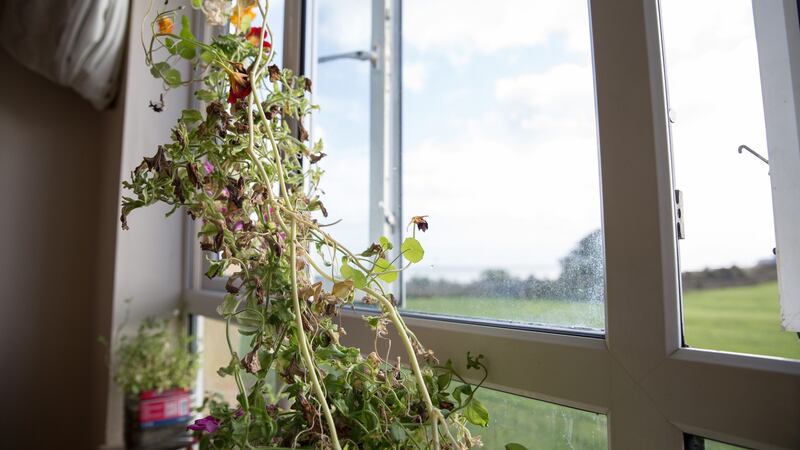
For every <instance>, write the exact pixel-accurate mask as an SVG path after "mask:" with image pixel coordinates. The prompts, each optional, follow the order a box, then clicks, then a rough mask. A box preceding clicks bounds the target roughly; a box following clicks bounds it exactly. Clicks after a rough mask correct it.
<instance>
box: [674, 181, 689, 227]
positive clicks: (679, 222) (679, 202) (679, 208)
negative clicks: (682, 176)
mask: <svg viewBox="0 0 800 450" xmlns="http://www.w3.org/2000/svg"><path fill="white" fill-rule="evenodd" d="M683 216H684V214H683V192H681V191H680V190H679V189H675V218H676V223H675V231H676V233H677V235H678V239H686V230H685V228H684V224H683Z"/></svg>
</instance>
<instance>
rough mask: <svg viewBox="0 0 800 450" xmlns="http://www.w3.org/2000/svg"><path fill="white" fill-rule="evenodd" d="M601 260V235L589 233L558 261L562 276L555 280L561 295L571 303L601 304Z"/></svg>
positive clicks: (603, 287) (596, 231)
mask: <svg viewBox="0 0 800 450" xmlns="http://www.w3.org/2000/svg"><path fill="white" fill-rule="evenodd" d="M604 259H605V258H604V254H603V233H602V232H601V231H600V230H595V231H592V232H591V233H589V234H588V235H586V236H585V237H584V238H583V239H581V240H580V241H579V242H578V245H577V246H576V247H575V248H574V249H573V250H572V251H571V252H569V254H568V255H567V256H565V257H564V258H562V259H561V276H560V277H559V278H558V280H557V285H558V290H559V291H560V294H561V296H562V297H563V298H566V299H570V300H586V301H602V300H603V295H604V294H603V293H604V291H605V286H604V285H605V282H604V273H605V264H604Z"/></svg>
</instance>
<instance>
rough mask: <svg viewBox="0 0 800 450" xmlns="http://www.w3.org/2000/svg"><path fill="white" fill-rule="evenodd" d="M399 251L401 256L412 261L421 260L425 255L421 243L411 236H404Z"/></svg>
mask: <svg viewBox="0 0 800 450" xmlns="http://www.w3.org/2000/svg"><path fill="white" fill-rule="evenodd" d="M400 251H401V252H403V257H404V258H405V259H407V260H409V261H411V262H412V263H418V262H420V261H422V257H423V256H424V255H425V250H424V249H423V248H422V244H420V243H419V241H418V240H416V239H414V238H413V237H410V238H406V239H405V240H404V241H403V244H402V245H401V246H400Z"/></svg>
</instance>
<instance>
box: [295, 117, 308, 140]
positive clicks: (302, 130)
mask: <svg viewBox="0 0 800 450" xmlns="http://www.w3.org/2000/svg"><path fill="white" fill-rule="evenodd" d="M297 130H298V136H297V138H298V139H300V140H301V141H307V140H308V130H306V127H304V126H303V122H301V121H298V122H297Z"/></svg>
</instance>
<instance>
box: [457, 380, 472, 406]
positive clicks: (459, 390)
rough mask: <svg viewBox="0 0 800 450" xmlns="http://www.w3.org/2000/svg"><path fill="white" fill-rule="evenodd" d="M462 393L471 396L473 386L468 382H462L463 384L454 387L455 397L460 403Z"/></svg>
mask: <svg viewBox="0 0 800 450" xmlns="http://www.w3.org/2000/svg"><path fill="white" fill-rule="evenodd" d="M461 394H464V395H466V396H467V397H469V395H470V394H472V388H471V387H470V385H468V384H462V385H461V386H458V387H456V388H455V389H453V398H455V399H456V401H457V402H458V404H459V405H461Z"/></svg>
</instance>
